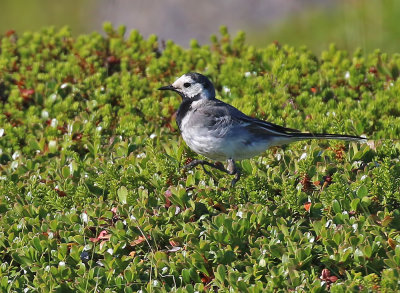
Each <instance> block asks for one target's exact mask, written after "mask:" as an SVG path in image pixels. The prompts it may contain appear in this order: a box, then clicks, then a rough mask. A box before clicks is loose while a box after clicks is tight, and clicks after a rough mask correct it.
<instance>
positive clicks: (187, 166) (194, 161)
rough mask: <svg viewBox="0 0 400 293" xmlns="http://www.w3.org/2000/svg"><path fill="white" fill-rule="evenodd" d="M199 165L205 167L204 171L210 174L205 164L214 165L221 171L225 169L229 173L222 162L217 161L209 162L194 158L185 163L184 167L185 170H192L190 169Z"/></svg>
mask: <svg viewBox="0 0 400 293" xmlns="http://www.w3.org/2000/svg"><path fill="white" fill-rule="evenodd" d="M198 165H201V166H202V167H203V170H204V172H205V173H206V174H207V175H209V176H211V173H210V172H208V171H207V170H206V169H205V168H204V165H206V166H209V167H212V168H215V169H217V170H220V171H223V172H225V173H228V171H227V170H226V169H225V168H224V166H223V165H222V164H221V163H219V162H217V163H215V164H213V163H210V162H207V161H205V160H193V161H191V162H190V163H189V164H187V165H185V166H184V167H183V168H184V169H185V170H190V169H192V168H194V167H196V166H198ZM228 174H229V173H228Z"/></svg>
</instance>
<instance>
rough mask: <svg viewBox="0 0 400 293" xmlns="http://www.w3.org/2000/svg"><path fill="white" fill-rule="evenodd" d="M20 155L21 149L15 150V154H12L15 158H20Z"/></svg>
mask: <svg viewBox="0 0 400 293" xmlns="http://www.w3.org/2000/svg"><path fill="white" fill-rule="evenodd" d="M20 155H21V154H20V152H19V151H15V152H14V153H13V155H12V158H13V160H16V159H18V158H19V156H20Z"/></svg>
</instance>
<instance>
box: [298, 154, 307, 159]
mask: <svg viewBox="0 0 400 293" xmlns="http://www.w3.org/2000/svg"><path fill="white" fill-rule="evenodd" d="M305 158H307V153H302V154H301V156H300V159H299V160H304V159H305Z"/></svg>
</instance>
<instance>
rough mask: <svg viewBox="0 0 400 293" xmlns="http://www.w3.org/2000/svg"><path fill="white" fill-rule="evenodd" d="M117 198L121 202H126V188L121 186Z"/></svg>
mask: <svg viewBox="0 0 400 293" xmlns="http://www.w3.org/2000/svg"><path fill="white" fill-rule="evenodd" d="M117 193H118V199H119V202H120V203H121V204H126V203H127V199H128V189H127V188H126V187H125V186H121V187H120V188H119V189H118V191H117Z"/></svg>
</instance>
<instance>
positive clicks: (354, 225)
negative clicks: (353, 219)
mask: <svg viewBox="0 0 400 293" xmlns="http://www.w3.org/2000/svg"><path fill="white" fill-rule="evenodd" d="M351 226H352V227H353V232H357V229H358V224H357V223H355V224H353V225H351Z"/></svg>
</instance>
